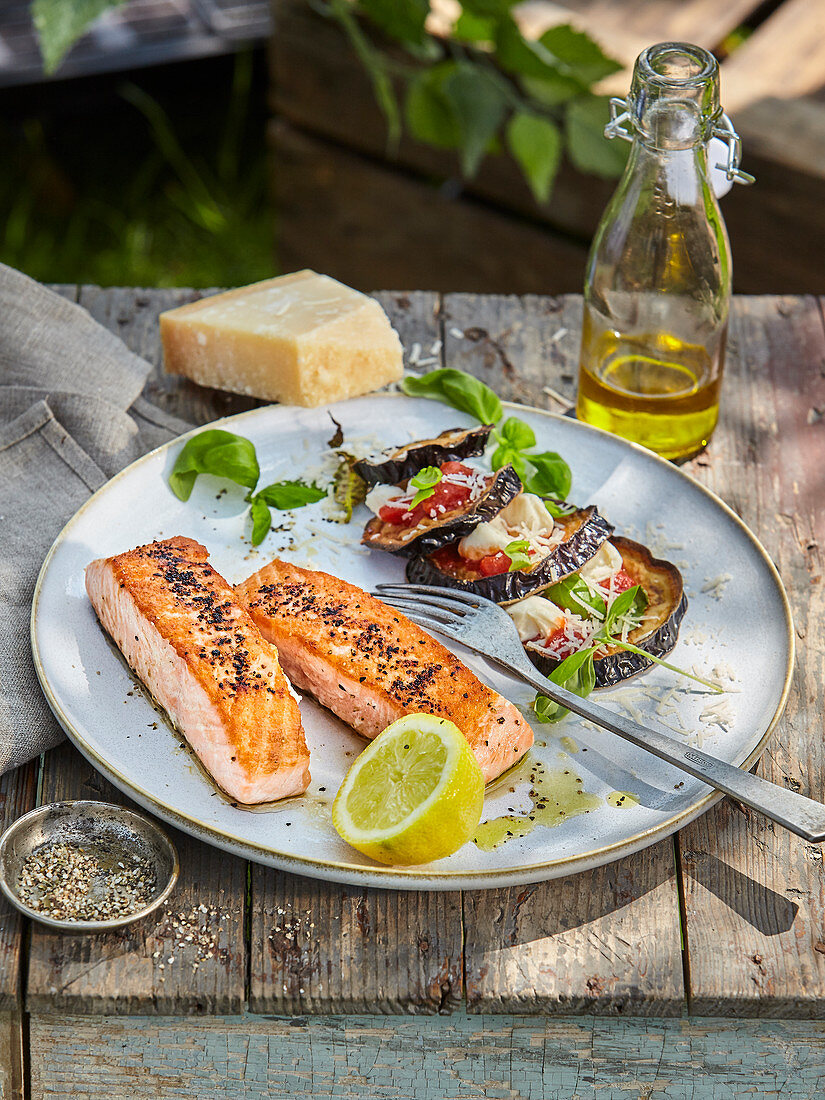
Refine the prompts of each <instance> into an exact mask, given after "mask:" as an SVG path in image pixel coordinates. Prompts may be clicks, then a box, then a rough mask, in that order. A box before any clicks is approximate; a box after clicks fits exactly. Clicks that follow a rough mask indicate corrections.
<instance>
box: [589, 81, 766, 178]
mask: <svg viewBox="0 0 825 1100" xmlns="http://www.w3.org/2000/svg"><path fill="white" fill-rule="evenodd" d="M630 119H631V113H630V104H629V103H628V102H627V100H626V99H622V98H621V97H620V96H611V97H610V121H609V122H608V123H607V125H606V126H605V128H604V136H605V137H606V138H611V139H612V138H621V139H622V141H633V131H632V130H631V129H630ZM711 136H712V137H715V138H719V140H720V141H722V142H724V143H725V145H726V146H727V149H728V155H727V160H726V161H725V163H724V164H717V165H714V167H716V168H718V169H719V170H720V171H722V172H724V173H725V178H726V179H729V180H731V181H732V182H733V183H744V184H751V183H755V182H756V177H755V176H752V175H751V174H750V172H745V171H743V169H741V168H740V167H739V163H740V161H741V159H742V139H741V138H740V136H739V134H738V133H737V132H736V130H735V129H734V127H733V123H732V122H731V120H730V118H729V117H728V116H727V115H726V114H725V112H724V111H721V112H720V113H719V115H718V116H717V120H716V121H715V122H714V126H713V129H712V130H711Z"/></svg>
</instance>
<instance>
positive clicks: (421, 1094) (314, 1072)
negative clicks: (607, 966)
mask: <svg viewBox="0 0 825 1100" xmlns="http://www.w3.org/2000/svg"><path fill="white" fill-rule="evenodd" d="M823 1049H825V1024H823V1023H819V1022H809V1021H793V1022H788V1021H772V1022H770V1023H767V1022H765V1021H757V1020H748V1021H741V1022H738V1023H737V1022H734V1021H719V1020H706V1019H694V1020H625V1019H603V1018H597V1017H584V1018H580V1019H575V1020H573V1019H561V1018H554V1019H548V1020H538V1019H535V1018H529V1017H518V1016H492V1017H485V1016H467V1015H465V1014H463V1013H462V1014H460V1015H455V1016H451V1017H446V1018H445V1017H434V1018H428V1019H421V1018H414V1017H412V1018H410V1017H407V1018H404V1017H401V1018H398V1017H395V1018H393V1017H390V1018H387V1017H382V1016H337V1017H309V1018H307V1017H299V1018H290V1019H285V1018H283V1017H269V1018H261V1017H254V1016H244V1017H236V1018H229V1019H210V1020H201V1019H198V1020H187V1019H182V1018H176V1019H175V1018H170V1019H145V1018H144V1019H141V1018H139V1017H122V1018H118V1017H110V1016H104V1017H99V1018H97V1019H94V1020H91V1019H89V1018H88V1017H82V1016H67V1017H55V1016H45V1017H44V1016H33V1017H32V1021H31V1052H32V1058H31V1086H32V1087H31V1100H79V1098H81V1097H82V1098H83V1100H98V1098H105V1100H156V1098H157V1097H163V1100H203V1098H204V1097H207V1096H209V1097H214V1098H215V1100H219V1098H226V1100H230V1098H231V1100H277V1098H279V1097H283V1098H284V1100H286V1098H289V1100H310V1098H312V1100H321V1098H324V1097H329V1098H333V1097H334V1098H337V1100H741V1098H743V1097H779V1096H781V1097H782V1098H783V1100H820V1097H821V1096H822V1093H823V1089H825V1059H823Z"/></svg>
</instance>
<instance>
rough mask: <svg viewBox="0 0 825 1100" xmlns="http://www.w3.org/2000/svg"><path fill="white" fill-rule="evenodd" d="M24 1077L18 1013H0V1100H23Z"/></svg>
mask: <svg viewBox="0 0 825 1100" xmlns="http://www.w3.org/2000/svg"><path fill="white" fill-rule="evenodd" d="M25 1076H26V1075H25V1069H24V1058H23V1021H22V1018H21V1014H20V1011H19V1010H16V1011H14V1012H0V1100H24V1096H25Z"/></svg>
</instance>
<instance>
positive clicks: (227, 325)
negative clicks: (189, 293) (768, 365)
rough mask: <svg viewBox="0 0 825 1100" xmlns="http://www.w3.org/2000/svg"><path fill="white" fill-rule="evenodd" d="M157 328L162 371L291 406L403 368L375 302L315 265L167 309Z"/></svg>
mask: <svg viewBox="0 0 825 1100" xmlns="http://www.w3.org/2000/svg"><path fill="white" fill-rule="evenodd" d="M160 335H161V340H162V342H163V362H164V367H165V369H166V371H167V372H168V373H169V374H182V375H184V376H185V377H187V378H191V379H192V381H193V382H198V383H200V384H201V385H202V386H213V387H215V388H216V389H219V390H231V391H232V392H233V393H246V394H252V395H253V396H255V397H263V398H266V399H268V400H270V401H282V402H284V404H289V405H325V404H327V402H330V401H340V400H341V399H343V398H346V397H355V396H357V395H358V394H362V393H370V392H371V391H372V390H377V389H379V388H380V387H381V386H385V385H386V384H387V383H388V382H394V381H396V380H397V379H399V378H400V377H401V374H402V368H403V364H402V349H401V341H400V340H399V339H398V335H397V333H396V332H395V330H394V329H393V327H392V326H391V325H390V322H389V319H388V318H387V315H386V314H385V313H384V311H383V309H382V308H381V306H380V305H379V304H378V302H376V301H374V300H373V299H372V298H368V297H367V295H366V294H361V293H359V292H358V291H357V290H352V289H350V287H348V286H344V285H343V283H339V282H337V281H336V280H335V279H330V278H328V277H327V276H326V275H316V273H315V272H314V271H296V272H295V273H294V274H292V275H281V276H280V277H279V278H277V279H267V280H265V281H264V282H262V283H253V284H252V285H251V286H245V287H240V288H238V289H237V290H229V291H227V292H226V293H224V294H216V295H214V296H213V297H211V298H203V299H201V300H200V301H198V302H190V303H189V304H188V305H185V306H180V307H179V308H178V309H171V310H168V311H167V312H166V313H161V315H160Z"/></svg>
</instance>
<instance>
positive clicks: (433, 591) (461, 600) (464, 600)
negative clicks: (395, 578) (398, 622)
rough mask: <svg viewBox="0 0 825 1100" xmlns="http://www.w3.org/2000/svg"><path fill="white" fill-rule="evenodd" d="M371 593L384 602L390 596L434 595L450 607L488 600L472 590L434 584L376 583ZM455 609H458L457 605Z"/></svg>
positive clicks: (472, 605)
mask: <svg viewBox="0 0 825 1100" xmlns="http://www.w3.org/2000/svg"><path fill="white" fill-rule="evenodd" d="M373 595H375V596H377V597H378V598H379V599H381V600H386V602H389V598H390V597H391V596H392V597H399V598H409V599H415V598H417V597H419V596H429V597H432V596H436V597H439V598H440V599H443V600H446V601H449V603H450V606H451V607H452V606H454V605H456V604H464V605H465V606H469V607H480V606H481V605H482V604H484V603H488V602H489V601H488V600H485V599H484V598H483V597H481V596H476V595H475V593H473V592H459V591H457V590H456V589H455V588H441V587H439V586H437V585H434V584H401V583H398V584H377V585H376V586H375V591H374V593H373ZM456 610H458V608H457V607H456Z"/></svg>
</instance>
